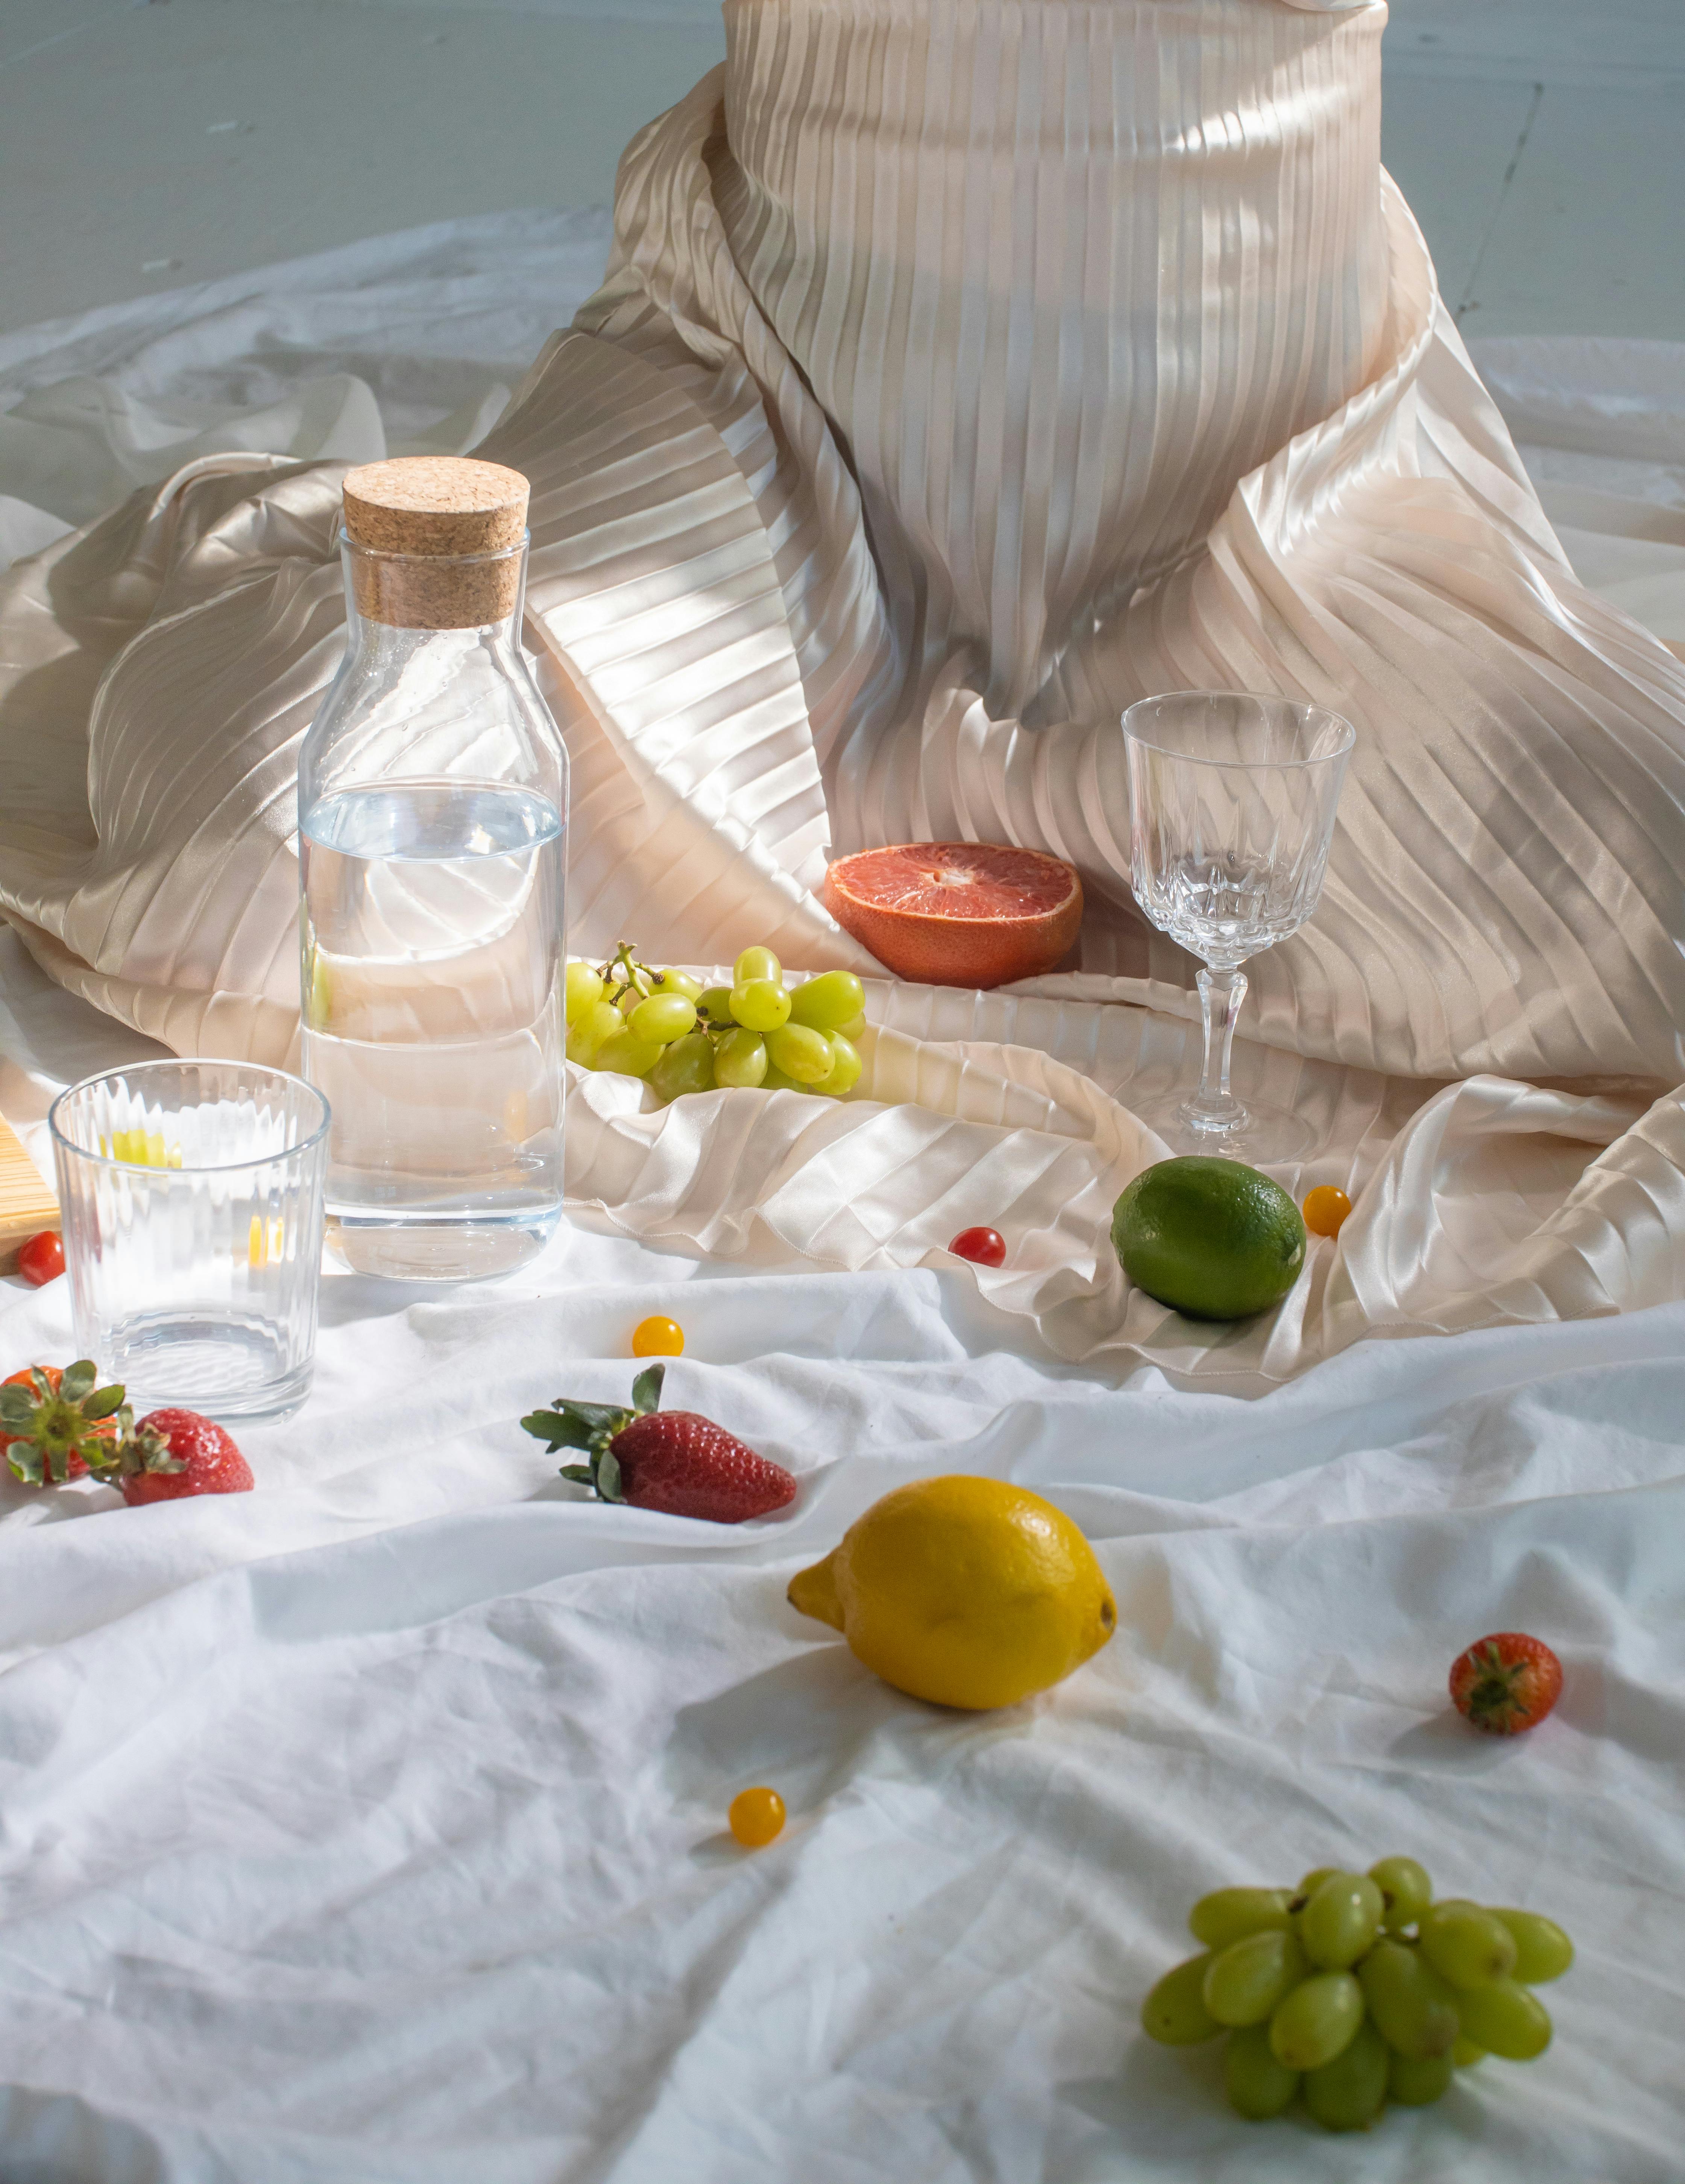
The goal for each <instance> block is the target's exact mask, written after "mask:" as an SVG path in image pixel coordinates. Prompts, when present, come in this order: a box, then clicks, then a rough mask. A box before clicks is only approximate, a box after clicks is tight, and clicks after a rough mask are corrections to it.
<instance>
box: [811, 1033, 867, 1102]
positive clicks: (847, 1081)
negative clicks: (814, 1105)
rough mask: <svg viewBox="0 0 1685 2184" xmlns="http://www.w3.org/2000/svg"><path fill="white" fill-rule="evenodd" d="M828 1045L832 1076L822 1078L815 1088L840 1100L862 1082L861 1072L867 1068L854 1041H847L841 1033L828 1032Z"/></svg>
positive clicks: (828, 1096)
mask: <svg viewBox="0 0 1685 2184" xmlns="http://www.w3.org/2000/svg"><path fill="white" fill-rule="evenodd" d="M825 1039H826V1045H828V1046H829V1047H830V1049H831V1074H830V1075H829V1076H828V1077H821V1078H820V1080H819V1082H818V1084H815V1086H814V1088H813V1089H814V1090H815V1092H823V1093H824V1094H825V1095H826V1097H827V1098H829V1099H831V1100H840V1099H841V1098H842V1097H843V1094H844V1093H845V1092H852V1091H853V1090H854V1087H855V1086H856V1085H857V1084H859V1081H860V1072H861V1070H862V1069H864V1068H865V1063H864V1062H863V1061H861V1059H860V1056H859V1050H858V1049H857V1048H856V1047H855V1045H854V1041H853V1040H852V1039H845V1038H844V1037H843V1034H842V1033H841V1032H840V1031H828V1032H826V1034H825Z"/></svg>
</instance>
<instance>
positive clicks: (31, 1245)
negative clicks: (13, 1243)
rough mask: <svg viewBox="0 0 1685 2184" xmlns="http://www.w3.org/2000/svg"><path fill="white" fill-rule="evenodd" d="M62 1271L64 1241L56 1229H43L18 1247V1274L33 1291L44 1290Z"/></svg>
mask: <svg viewBox="0 0 1685 2184" xmlns="http://www.w3.org/2000/svg"><path fill="white" fill-rule="evenodd" d="M18 1272H19V1273H20V1274H21V1275H22V1276H23V1278H24V1279H25V1281H26V1282H28V1283H29V1284H31V1287H32V1288H34V1289H38V1290H39V1289H45V1288H46V1286H47V1283H48V1282H56V1281H57V1280H58V1277H59V1275H60V1274H62V1273H64V1238H63V1237H62V1236H61V1235H59V1234H58V1231H57V1229H42V1232H41V1234H40V1235H38V1236H31V1238H30V1240H29V1241H28V1243H26V1244H20V1245H19V1246H18Z"/></svg>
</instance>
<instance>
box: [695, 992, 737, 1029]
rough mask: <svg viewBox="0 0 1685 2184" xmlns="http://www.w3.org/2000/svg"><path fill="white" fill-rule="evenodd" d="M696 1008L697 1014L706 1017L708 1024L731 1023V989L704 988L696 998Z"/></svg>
mask: <svg viewBox="0 0 1685 2184" xmlns="http://www.w3.org/2000/svg"><path fill="white" fill-rule="evenodd" d="M696 1008H697V1014H698V1016H703V1017H707V1018H708V1021H709V1022H710V1023H716V1024H728V1023H730V1022H732V1016H731V988H730V987H729V986H704V987H703V989H702V992H701V993H700V995H698V998H697V1004H696Z"/></svg>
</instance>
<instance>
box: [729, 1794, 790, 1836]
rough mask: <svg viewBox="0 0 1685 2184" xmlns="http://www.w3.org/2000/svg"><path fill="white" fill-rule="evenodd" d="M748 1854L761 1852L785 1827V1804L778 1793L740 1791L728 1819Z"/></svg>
mask: <svg viewBox="0 0 1685 2184" xmlns="http://www.w3.org/2000/svg"><path fill="white" fill-rule="evenodd" d="M726 1819H728V1820H729V1821H730V1822H731V1833H732V1834H733V1835H734V1836H736V1837H737V1841H739V1842H740V1843H741V1844H742V1847H743V1848H744V1849H745V1850H761V1849H764V1848H765V1846H766V1845H767V1844H768V1843H770V1841H772V1839H773V1837H774V1836H776V1835H777V1834H779V1833H780V1831H781V1830H782V1828H783V1825H784V1800H783V1799H782V1798H781V1797H780V1796H779V1794H778V1792H777V1791H776V1790H768V1789H765V1788H757V1789H754V1790H739V1791H738V1792H737V1796H736V1797H733V1798H732V1800H731V1811H730V1812H729V1813H727V1814H726Z"/></svg>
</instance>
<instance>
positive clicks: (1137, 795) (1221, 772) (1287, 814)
mask: <svg viewBox="0 0 1685 2184" xmlns="http://www.w3.org/2000/svg"><path fill="white" fill-rule="evenodd" d="M1123 733H1124V744H1125V749H1126V755H1127V760H1128V766H1129V791H1130V865H1131V883H1132V886H1133V888H1134V890H1135V896H1136V900H1137V902H1138V903H1139V904H1140V905H1141V908H1142V909H1143V911H1144V912H1145V913H1146V915H1147V917H1148V919H1149V920H1150V921H1151V922H1152V923H1153V924H1154V925H1155V926H1157V928H1159V931H1160V932H1161V933H1167V934H1168V935H1169V936H1170V938H1171V939H1172V940H1174V941H1176V942H1177V943H1178V944H1180V945H1181V946H1182V947H1183V948H1186V949H1187V950H1188V951H1189V953H1190V954H1192V955H1194V956H1198V957H1199V959H1200V961H1201V963H1202V964H1203V966H1204V968H1203V969H1202V970H1201V971H1200V972H1199V974H1198V987H1199V997H1200V1004H1201V1013H1202V1015H1203V1017H1204V1030H1205V1058H1204V1069H1203V1070H1202V1072H1201V1076H1200V1082H1199V1086H1198V1089H1197V1090H1196V1091H1195V1092H1193V1094H1192V1095H1189V1096H1188V1097H1187V1099H1184V1100H1182V1101H1181V1102H1180V1103H1179V1105H1177V1106H1176V1108H1175V1110H1174V1112H1173V1113H1172V1114H1171V1115H1170V1116H1168V1117H1164V1118H1162V1120H1161V1121H1160V1122H1159V1123H1155V1125H1154V1127H1157V1128H1160V1129H1161V1131H1162V1130H1163V1129H1164V1128H1165V1125H1166V1124H1168V1125H1169V1127H1170V1133H1171V1135H1172V1137H1175V1136H1176V1135H1177V1134H1181V1135H1183V1136H1185V1137H1187V1139H1190V1140H1191V1141H1192V1143H1193V1145H1194V1146H1195V1147H1197V1148H1198V1150H1200V1151H1231V1150H1233V1151H1243V1152H1245V1153H1246V1154H1247V1155H1248V1156H1250V1157H1252V1158H1253V1159H1254V1160H1256V1159H1275V1160H1283V1159H1291V1158H1293V1157H1295V1156H1296V1155H1297V1154H1298V1153H1299V1152H1302V1151H1305V1150H1308V1141H1309V1138H1310V1132H1309V1130H1308V1129H1307V1128H1305V1126H1304V1125H1303V1124H1301V1123H1296V1122H1295V1119H1294V1118H1293V1117H1290V1116H1285V1115H1282V1116H1277V1115H1265V1114H1264V1113H1261V1112H1252V1113H1248V1111H1247V1109H1246V1108H1245V1107H1243V1106H1242V1105H1241V1103H1240V1101H1239V1100H1237V1099H1236V1098H1235V1097H1234V1095H1232V1092H1231V1091H1230V1089H1229V1059H1230V1050H1231V1048H1232V1044H1233V1039H1234V1026H1235V1019H1236V1017H1237V1015H1238V1013H1239V1010H1240V1005H1241V1002H1242V1000H1243V999H1244V997H1245V994H1246V984H1247V982H1246V978H1245V976H1244V974H1243V972H1242V971H1241V969H1240V966H1241V965H1242V964H1243V963H1244V962H1247V961H1249V960H1250V959H1251V957H1253V956H1258V955H1261V954H1262V953H1263V952H1264V950H1265V949H1268V948H1273V947H1274V946H1275V945H1276V942H1277V941H1281V940H1285V939H1287V937H1288V936H1289V935H1290V934H1291V933H1296V932H1298V930H1299V928H1300V926H1302V925H1303V924H1304V922H1306V920H1307V919H1308V918H1310V917H1312V916H1313V915H1314V914H1315V909H1316V905H1317V902H1318V900H1320V898H1321V893H1322V882H1323V877H1324V875H1325V873H1326V871H1327V867H1328V850H1329V846H1330V844H1331V843H1332V839H1333V833H1334V814H1335V811H1336V808H1337V805H1338V802H1339V795H1340V787H1341V783H1342V782H1343V779H1344V777H1345V770H1346V760H1347V759H1348V758H1349V755H1350V753H1351V749H1352V745H1353V744H1354V742H1355V740H1356V736H1355V733H1354V730H1353V728H1352V726H1351V723H1350V722H1349V721H1345V720H1343V719H1342V718H1341V717H1340V716H1339V715H1338V714H1337V713H1332V712H1329V711H1328V710H1326V708H1324V707H1322V706H1320V705H1301V704H1299V703H1298V702H1296V701H1295V700H1293V699H1287V698H1266V697H1259V696H1254V695H1252V694H1248V693H1246V692H1242V691H1207V690H1193V691H1178V692H1175V693H1172V694H1169V695H1167V696H1165V697H1159V698H1148V699H1143V700H1142V702H1141V703H1140V704H1139V705H1132V706H1131V707H1130V709H1129V710H1128V711H1127V712H1126V714H1125V715H1124V716H1123Z"/></svg>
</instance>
